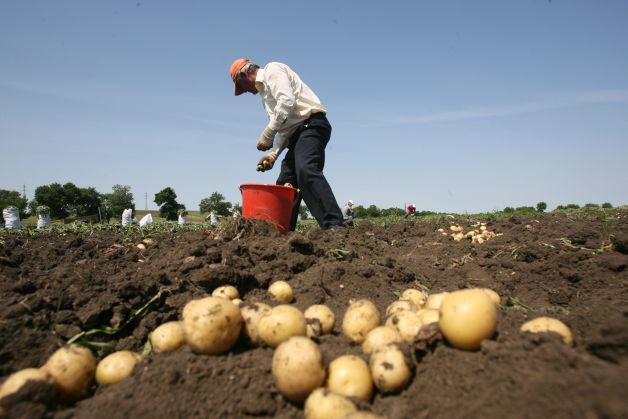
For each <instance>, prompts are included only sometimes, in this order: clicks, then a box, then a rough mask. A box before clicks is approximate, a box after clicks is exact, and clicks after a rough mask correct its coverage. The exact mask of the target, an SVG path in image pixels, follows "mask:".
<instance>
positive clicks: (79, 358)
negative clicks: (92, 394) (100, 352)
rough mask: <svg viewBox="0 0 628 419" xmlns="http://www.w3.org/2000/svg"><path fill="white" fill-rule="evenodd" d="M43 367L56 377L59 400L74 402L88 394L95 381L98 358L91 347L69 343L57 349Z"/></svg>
mask: <svg viewBox="0 0 628 419" xmlns="http://www.w3.org/2000/svg"><path fill="white" fill-rule="evenodd" d="M42 369H43V370H44V371H46V372H47V373H49V374H50V375H51V376H52V378H53V379H54V381H55V385H56V386H57V394H58V396H59V400H61V401H62V402H72V401H76V400H79V399H81V398H83V397H85V395H87V392H88V391H89V388H90V387H91V385H92V382H93V381H94V373H95V371H96V360H95V359H94V355H92V352H91V351H90V350H89V349H87V348H84V347H82V346H78V345H68V346H64V347H62V348H59V349H57V350H56V351H55V352H54V353H53V354H52V355H51V356H50V358H48V361H46V363H45V364H44V366H43V367H42Z"/></svg>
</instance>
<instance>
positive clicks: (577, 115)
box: [0, 0, 628, 212]
mask: <svg viewBox="0 0 628 419" xmlns="http://www.w3.org/2000/svg"><path fill="white" fill-rule="evenodd" d="M239 57H249V58H251V59H253V60H254V61H256V62H257V63H259V64H261V65H262V66H263V65H264V64H266V63H267V62H270V61H280V62H284V63H286V64H288V65H289V66H290V67H292V68H293V69H294V70H295V71H296V72H297V73H299V74H300V76H301V78H302V79H303V80H304V81H305V82H306V83H307V84H308V85H309V86H310V87H311V88H312V89H313V90H314V91H315V92H316V94H317V95H318V96H319V97H320V98H321V100H322V101H323V103H324V105H325V106H326V107H327V109H328V117H329V120H330V122H331V124H332V126H333V133H332V138H331V141H330V143H329V144H328V146H327V160H326V167H325V173H326V176H327V179H328V181H329V182H330V184H331V185H332V188H333V190H334V193H335V195H336V199H337V200H338V203H339V204H340V205H341V206H342V205H343V204H344V202H346V201H347V200H348V199H353V200H354V201H355V203H356V204H357V205H360V204H361V205H364V206H368V205H371V204H375V205H377V206H378V207H381V208H388V207H394V206H398V207H401V206H402V205H403V204H404V203H414V204H415V205H416V206H417V208H418V209H419V210H434V211H443V212H465V211H467V212H480V211H493V210H498V209H502V208H504V207H505V206H512V207H517V206H523V205H531V206H535V205H536V203H537V202H539V201H545V202H547V204H548V207H549V208H550V209H552V208H554V207H555V206H556V205H559V204H569V203H576V204H580V205H583V204H585V203H588V202H594V203H603V202H611V203H612V204H613V205H620V204H627V203H628V1H625V0H599V1H594V0H586V1H585V0H551V1H548V0H525V1H504V0H494V1H488V0H487V1H483V0H474V1H467V0H459V1H453V0H439V1H436V0H432V1H420V0H415V1H394V0H389V1H381V0H380V1H369V0H362V1H338V0H335V1H320V2H306V1H297V0H290V1H288V0H283V1H272V0H270V1H264V2H260V1H245V0H243V1H238V2H235V1H217V2H214V1H200V0H199V1H183V0H182V1H174V0H172V1H165V0H163V1H156V0H139V1H138V0H134V1H122V0H107V1H102V0H99V1H96V0H74V1H70V0H54V1H50V0H38V1H33V0H0V153H1V158H0V189H8V190H16V191H22V187H23V185H25V186H26V194H27V197H28V198H29V199H32V198H33V193H34V190H35V188H36V187H38V186H41V185H48V184H51V183H54V182H59V183H62V184H63V183H66V182H72V183H74V184H75V185H77V186H79V187H83V188H86V187H95V188H96V189H97V190H98V191H99V192H101V193H109V192H111V188H112V186H113V185H115V184H122V185H128V186H130V187H131V191H132V192H133V193H134V195H135V204H136V208H138V209H144V208H145V200H144V196H145V194H147V195H148V208H149V209H154V208H156V207H157V206H156V204H154V203H153V199H154V196H155V194H156V193H157V192H159V191H160V190H161V189H163V188H165V187H167V186H170V187H172V188H173V189H174V190H175V191H176V193H177V195H178V198H177V200H178V201H179V202H180V203H183V204H185V205H186V206H187V208H188V209H190V210H198V205H199V203H200V201H201V199H203V198H205V197H208V196H209V195H211V193H212V192H215V191H218V192H220V193H222V194H223V195H225V197H226V199H227V200H228V201H230V202H240V200H241V196H240V192H239V190H238V185H240V184H243V183H274V181H275V179H276V177H277V175H278V171H279V170H278V169H279V168H278V165H277V167H275V169H273V170H272V171H270V172H267V173H264V174H260V173H258V172H256V171H255V166H256V164H257V161H258V159H259V158H260V157H261V156H262V153H261V152H259V151H257V150H256V148H255V144H256V141H257V137H258V135H259V133H260V132H261V130H262V129H263V128H264V126H265V125H266V123H267V117H266V114H265V113H264V111H263V108H262V104H261V99H260V98H259V97H257V96H253V95H250V94H246V95H243V96H239V97H235V96H234V95H233V90H234V89H233V83H232V82H231V79H230V77H229V74H228V72H229V66H230V64H231V62H232V61H233V60H234V59H235V58H239Z"/></svg>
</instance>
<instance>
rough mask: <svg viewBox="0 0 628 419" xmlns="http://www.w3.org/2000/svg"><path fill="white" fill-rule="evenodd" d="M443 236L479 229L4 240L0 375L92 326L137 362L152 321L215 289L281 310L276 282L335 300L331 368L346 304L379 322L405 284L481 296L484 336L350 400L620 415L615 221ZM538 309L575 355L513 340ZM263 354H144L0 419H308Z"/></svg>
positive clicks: (248, 230) (26, 402)
mask: <svg viewBox="0 0 628 419" xmlns="http://www.w3.org/2000/svg"><path fill="white" fill-rule="evenodd" d="M451 225H456V226H461V227H463V228H464V229H465V231H467V230H468V229H470V228H472V226H474V225H477V223H476V220H471V219H462V218H456V219H450V218H447V217H443V218H442V219H441V220H440V221H434V222H414V221H408V222H402V223H397V224H393V225H390V226H382V225H381V224H379V223H374V222H368V221H364V222H362V223H360V224H359V225H357V226H356V227H355V228H349V229H345V230H340V231H335V232H331V231H321V230H318V229H312V230H308V231H306V232H304V233H290V234H288V235H286V236H281V235H279V234H277V233H276V232H275V231H274V230H273V229H272V227H270V226H268V225H266V224H265V223H250V222H241V223H240V224H237V225H230V226H229V227H228V228H226V229H224V230H208V231H196V232H178V233H171V234H168V235H165V236H161V237H155V238H154V239H153V242H148V244H146V248H145V249H143V250H142V249H139V248H138V247H137V246H136V244H137V243H139V242H140V241H141V240H142V237H139V236H138V237H135V238H134V240H133V241H132V242H129V243H125V242H123V241H122V238H121V237H119V236H117V235H115V234H112V233H105V232H103V233H100V234H92V235H90V236H77V235H52V234H49V235H38V236H35V237H26V236H13V235H7V236H4V237H3V240H4V243H3V244H2V245H0V298H1V300H2V302H3V304H2V306H1V307H0V336H2V342H1V345H0V376H1V377H6V376H8V375H9V374H10V373H12V372H14V371H17V370H19V369H22V368H27V367H36V366H40V365H42V364H43V363H44V362H45V361H46V359H47V358H48V357H49V356H50V354H52V352H54V350H56V349H57V348H58V347H59V346H61V345H63V344H64V343H65V342H66V341H67V340H68V339H70V338H72V337H74V336H76V335H77V334H78V333H80V332H81V331H88V330H92V329H102V328H103V327H113V328H117V329H119V331H118V332H117V333H115V334H113V335H106V334H98V333H96V334H94V335H91V336H90V337H89V339H90V340H92V341H100V342H104V343H109V344H110V345H111V348H112V349H116V350H122V349H129V350H133V351H137V352H142V350H143V347H144V345H145V343H146V341H147V337H148V334H149V333H150V332H151V331H152V330H153V329H154V328H155V327H157V326H158V325H160V324H161V323H164V322H166V321H170V320H176V319H179V317H180V313H181V309H182V307H183V306H184V305H185V303H186V302H188V301H189V300H191V299H193V298H197V297H201V296H204V295H206V294H208V293H211V291H212V290H213V289H215V288H216V287H218V286H220V285H225V284H231V285H234V286H236V287H237V288H238V290H239V291H240V294H241V296H242V298H243V299H244V300H245V301H261V302H265V303H268V304H271V305H275V303H273V302H271V301H270V299H269V297H268V296H267V293H266V290H267V288H268V285H269V284H270V282H271V281H273V280H277V279H283V280H286V281H288V282H289V283H290V284H291V285H292V288H293V290H294V294H295V302H294V303H293V304H294V305H295V306H296V307H298V308H299V309H301V310H305V309H306V308H307V307H308V306H310V305H312V304H326V305H327V306H329V307H330V308H331V309H332V310H333V311H334V312H335V314H336V317H337V324H336V326H335V329H334V333H333V334H331V335H327V336H323V337H321V338H319V339H317V342H318V344H319V346H320V348H321V350H322V352H323V354H324V356H325V362H326V363H329V362H330V361H331V360H333V359H334V358H336V357H338V356H340V355H344V354H355V355H358V356H364V355H363V354H362V352H361V349H360V347H359V346H357V345H355V344H352V343H351V342H350V341H349V340H348V339H346V338H345V337H343V336H342V334H341V333H340V323H341V319H342V316H343V314H344V312H345V310H346V308H347V306H348V304H349V302H350V301H351V300H355V299H359V298H367V299H369V300H371V301H373V302H374V303H375V304H376V305H377V307H378V308H379V309H380V310H381V311H382V312H383V311H384V310H385V308H386V307H387V306H388V305H389V304H390V303H391V302H393V301H394V300H396V299H397V295H398V293H399V291H403V290H404V289H406V288H422V289H427V290H429V292H430V293H436V292H440V291H453V290H457V289H461V288H467V287H487V288H492V289H494V290H495V291H497V292H498V293H499V294H500V295H501V297H502V305H501V306H500V308H499V314H498V317H499V318H498V329H497V333H496V335H495V336H494V338H493V339H492V340H488V341H485V342H484V343H483V345H482V348H481V349H480V350H479V351H475V352H467V351H461V350H458V349H455V348H453V347H451V346H450V345H448V344H447V343H446V342H442V341H441V342H439V343H438V344H436V345H435V346H433V347H431V348H430V349H429V350H427V351H421V352H417V353H416V354H415V361H416V369H415V372H414V377H413V379H412V381H411V384H410V385H409V387H408V388H406V389H405V390H404V391H402V392H401V393H398V394H386V395H384V394H380V393H377V392H376V393H375V395H374V397H373V400H372V401H371V403H368V404H362V407H363V408H365V409H367V410H371V411H372V412H374V413H377V414H379V415H382V416H386V417H388V418H391V419H392V418H417V417H423V418H456V417H466V418H469V417H471V418H483V417H539V416H547V417H565V418H567V417H569V418H573V417H587V418H589V417H605V418H620V417H623V418H625V417H628V401H627V400H626V397H625V392H626V388H628V321H627V320H628V319H627V317H628V304H627V302H628V271H627V270H626V265H627V264H628V254H627V253H628V252H627V250H628V220H627V214H626V212H622V211H617V212H614V213H613V214H611V215H610V216H608V217H606V218H605V219H593V218H570V217H567V216H564V215H554V214H540V215H538V216H533V217H512V218H510V219H495V220H488V221H487V224H486V227H487V228H488V229H489V230H490V231H491V232H495V233H496V235H495V236H494V237H491V239H490V240H487V241H485V242H483V243H478V242H477V241H472V239H471V238H468V239H466V238H465V239H462V240H460V241H455V240H453V239H452V237H451V236H450V235H449V234H445V235H444V234H442V232H439V229H442V230H443V231H444V232H449V228H450V226H451ZM140 308H142V310H141V315H137V316H135V314H136V313H137V310H138V309H140ZM541 315H548V316H552V317H556V318H558V319H560V320H562V321H563V322H565V323H566V324H567V325H568V326H569V327H570V328H571V329H572V331H573V333H574V345H573V346H572V347H570V346H567V345H565V344H563V343H562V341H561V340H560V339H559V338H558V337H556V336H554V335H551V334H547V335H536V336H532V335H522V334H520V333H519V327H520V326H521V324H522V323H524V322H525V321H526V320H529V319H531V318H534V317H538V316H541ZM129 319H133V320H132V321H129ZM272 355H273V350H272V349H270V348H249V347H247V346H246V345H245V344H243V343H238V344H237V345H236V347H235V348H234V349H233V350H232V351H231V352H230V353H229V354H226V355H223V356H206V355H196V354H194V353H192V352H191V351H190V350H189V349H187V348H182V349H179V350H177V351H174V352H171V353H163V354H150V355H149V356H147V357H146V358H145V359H144V360H143V361H142V362H140V363H139V364H138V365H137V367H136V368H135V370H134V373H133V375H132V376H131V377H129V378H128V379H126V380H125V381H123V382H121V383H119V384H115V385H111V386H100V387H99V386H94V388H93V392H92V393H91V394H90V396H89V397H88V398H86V399H83V400H81V401H79V402H78V403H76V404H73V405H46V404H45V403H44V402H43V401H42V400H43V398H38V397H36V396H33V389H29V388H26V389H24V390H23V391H22V392H20V393H18V394H16V395H14V396H12V397H8V398H5V399H3V400H2V401H1V402H0V406H2V407H3V408H4V410H5V412H6V414H7V416H8V417H28V418H38V417H42V418H43V417H45V418H69V417H75V418H110V417H133V418H140V417H157V418H160V417H186V418H195V417H199V418H200V417H229V418H234V417H249V416H252V417H279V418H292V417H302V416H303V407H302V406H301V405H298V404H294V403H291V402H288V401H287V400H285V399H284V398H283V397H282V396H281V394H280V393H279V392H278V390H277V389H276V388H275V387H274V384H273V379H272V376H271V374H270V368H271V359H272ZM365 359H366V358H365ZM36 394H37V392H36V391H35V395H36Z"/></svg>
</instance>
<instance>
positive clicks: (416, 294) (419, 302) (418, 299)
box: [399, 288, 427, 308]
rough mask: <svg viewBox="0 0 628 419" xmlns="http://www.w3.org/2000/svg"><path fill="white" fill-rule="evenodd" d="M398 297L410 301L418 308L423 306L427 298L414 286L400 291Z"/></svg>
mask: <svg viewBox="0 0 628 419" xmlns="http://www.w3.org/2000/svg"><path fill="white" fill-rule="evenodd" d="M399 299H400V300H408V301H412V302H413V303H414V304H415V305H416V306H417V307H418V308H423V306H424V305H425V301H426V300H427V294H426V293H424V292H423V291H419V290H415V289H414V288H408V289H407V290H405V291H404V292H402V293H401V296H400V297H399Z"/></svg>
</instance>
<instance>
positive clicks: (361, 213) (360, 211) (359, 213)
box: [353, 205, 367, 218]
mask: <svg viewBox="0 0 628 419" xmlns="http://www.w3.org/2000/svg"><path fill="white" fill-rule="evenodd" d="M353 214H354V218H364V217H366V216H367V213H366V208H364V206H362V205H356V206H355V207H353Z"/></svg>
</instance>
